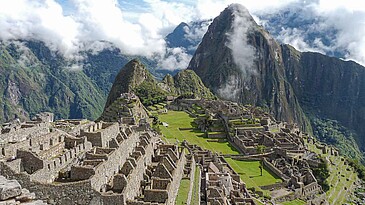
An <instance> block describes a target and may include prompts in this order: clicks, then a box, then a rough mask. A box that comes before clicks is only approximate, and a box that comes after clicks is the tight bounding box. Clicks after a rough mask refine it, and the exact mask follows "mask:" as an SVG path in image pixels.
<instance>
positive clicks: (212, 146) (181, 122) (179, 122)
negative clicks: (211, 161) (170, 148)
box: [159, 110, 239, 154]
mask: <svg viewBox="0 0 365 205" xmlns="http://www.w3.org/2000/svg"><path fill="white" fill-rule="evenodd" d="M159 119H160V121H161V122H166V123H168V124H169V126H168V127H164V126H162V125H160V128H161V131H162V133H163V135H164V136H165V138H166V139H165V140H167V141H168V142H170V143H175V142H176V140H179V141H180V142H182V141H184V140H186V141H188V142H189V143H190V144H196V145H198V146H200V147H202V148H204V149H208V150H212V151H215V152H217V153H222V154H239V152H238V151H237V150H236V149H235V148H234V147H232V146H231V145H230V144H229V143H228V142H208V140H209V139H208V138H206V137H204V133H203V132H201V131H200V130H179V128H193V126H192V123H193V121H194V118H192V117H190V116H189V115H188V114H187V113H186V112H183V111H171V110H169V111H168V113H167V114H161V115H159Z"/></svg>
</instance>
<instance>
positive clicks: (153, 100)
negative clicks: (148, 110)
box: [135, 81, 168, 109]
mask: <svg viewBox="0 0 365 205" xmlns="http://www.w3.org/2000/svg"><path fill="white" fill-rule="evenodd" d="M135 93H136V95H137V96H138V97H139V98H140V100H141V102H142V104H143V105H145V106H149V105H154V104H156V105H155V107H156V108H157V109H159V107H157V104H158V103H161V102H164V101H165V100H166V96H167V95H168V93H167V92H166V91H164V90H162V89H161V88H160V87H158V85H157V83H156V82H155V81H144V82H143V83H141V84H140V85H139V86H138V87H137V88H136V89H135Z"/></svg>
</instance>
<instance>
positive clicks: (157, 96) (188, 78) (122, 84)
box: [104, 59, 214, 110]
mask: <svg viewBox="0 0 365 205" xmlns="http://www.w3.org/2000/svg"><path fill="white" fill-rule="evenodd" d="M130 92H134V93H135V94H136V95H137V96H138V97H139V98H140V99H141V102H142V103H143V104H144V105H151V104H155V103H158V102H161V101H164V100H165V99H166V96H169V95H172V96H180V95H186V94H188V95H189V96H191V95H194V97H197V98H214V95H213V94H212V92H210V90H209V89H208V88H207V87H205V85H204V84H203V82H202V81H201V79H200V78H199V76H198V75H196V74H195V72H194V71H192V70H183V71H180V72H179V73H177V74H176V75H175V76H174V77H173V76H171V75H169V74H167V75H166V76H165V77H164V78H163V80H162V81H161V82H158V81H157V80H156V79H155V78H154V77H153V76H152V74H151V73H150V72H149V71H148V70H147V69H146V67H145V65H144V64H142V63H141V62H140V61H139V60H137V59H134V60H132V61H130V62H129V63H127V64H126V65H125V66H124V67H123V68H122V69H121V71H120V72H119V73H118V75H117V77H116V78H115V80H114V83H113V86H112V89H111V91H110V92H109V96H108V100H107V102H106V105H105V109H106V108H108V107H109V106H110V105H111V104H112V103H113V102H115V101H116V100H117V99H118V98H120V96H121V94H122V93H130ZM105 109H104V110H105Z"/></svg>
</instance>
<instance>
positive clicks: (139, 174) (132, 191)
mask: <svg viewBox="0 0 365 205" xmlns="http://www.w3.org/2000/svg"><path fill="white" fill-rule="evenodd" d="M144 140H145V139H144ZM145 141H146V140H145ZM155 141H156V139H155V138H151V139H150V140H148V142H146V143H147V144H145V147H144V148H143V152H144V153H142V156H141V157H139V158H138V159H137V161H136V166H135V167H134V168H133V170H132V171H131V172H130V173H129V175H128V177H127V184H126V186H125V187H124V190H123V192H122V194H123V195H124V200H132V199H134V197H136V196H138V195H139V194H140V185H141V181H143V175H144V170H146V166H147V165H148V164H150V163H151V162H152V155H153V151H154V144H155ZM140 144H142V143H140ZM136 148H138V147H136ZM136 150H138V149H136Z"/></svg>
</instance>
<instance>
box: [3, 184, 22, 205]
mask: <svg viewBox="0 0 365 205" xmlns="http://www.w3.org/2000/svg"><path fill="white" fill-rule="evenodd" d="M4 179H5V178H1V179H0V200H2V201H3V200H7V199H10V198H13V197H16V196H19V195H20V194H21V193H22V187H21V186H20V184H19V183H18V182H17V181H15V180H6V179H5V180H4Z"/></svg>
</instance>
